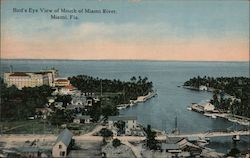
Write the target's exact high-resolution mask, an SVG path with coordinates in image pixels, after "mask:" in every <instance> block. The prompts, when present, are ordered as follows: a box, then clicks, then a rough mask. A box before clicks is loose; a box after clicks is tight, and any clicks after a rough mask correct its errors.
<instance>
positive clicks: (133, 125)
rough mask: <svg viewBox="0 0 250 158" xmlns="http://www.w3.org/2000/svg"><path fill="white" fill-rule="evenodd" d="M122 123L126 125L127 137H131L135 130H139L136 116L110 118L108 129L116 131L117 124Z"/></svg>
mask: <svg viewBox="0 0 250 158" xmlns="http://www.w3.org/2000/svg"><path fill="white" fill-rule="evenodd" d="M118 121H122V122H124V123H125V135H131V134H132V133H133V131H134V130H137V129H138V126H137V117H136V116H110V117H109V118H108V127H109V129H111V130H115V129H116V128H117V127H115V123H116V122H118Z"/></svg>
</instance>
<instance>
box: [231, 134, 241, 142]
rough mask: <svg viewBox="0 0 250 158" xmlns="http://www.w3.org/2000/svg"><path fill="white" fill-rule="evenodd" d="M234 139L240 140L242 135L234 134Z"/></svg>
mask: <svg viewBox="0 0 250 158" xmlns="http://www.w3.org/2000/svg"><path fill="white" fill-rule="evenodd" d="M232 139H233V141H240V136H239V135H234V136H233V138H232Z"/></svg>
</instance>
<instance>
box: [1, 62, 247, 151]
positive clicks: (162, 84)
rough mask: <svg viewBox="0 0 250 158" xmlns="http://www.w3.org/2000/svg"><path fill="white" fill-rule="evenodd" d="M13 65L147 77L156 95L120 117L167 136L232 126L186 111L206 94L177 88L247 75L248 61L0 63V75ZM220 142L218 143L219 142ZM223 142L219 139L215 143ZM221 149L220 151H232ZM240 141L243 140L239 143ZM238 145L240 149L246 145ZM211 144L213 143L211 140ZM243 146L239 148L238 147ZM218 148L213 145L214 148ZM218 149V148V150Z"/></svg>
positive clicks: (24, 68)
mask: <svg viewBox="0 0 250 158" xmlns="http://www.w3.org/2000/svg"><path fill="white" fill-rule="evenodd" d="M10 65H12V66H13V68H14V70H15V71H39V70H41V69H45V68H46V67H55V68H56V69H58V70H59V72H60V74H61V76H62V77H67V76H74V75H79V74H86V75H89V76H93V77H99V78H109V79H120V80H122V81H126V80H129V79H130V78H131V77H132V76H142V77H144V76H146V77H148V79H149V80H150V81H152V82H153V85H154V88H155V89H157V94H158V95H157V96H156V97H154V98H152V99H150V100H148V101H146V102H144V103H139V104H138V105H135V106H133V107H131V108H128V109H124V110H121V111H120V113H121V114H122V115H136V116H137V118H138V122H139V123H141V124H142V125H145V126H146V125H147V124H150V125H151V126H152V128H155V129H159V130H164V131H166V132H168V133H170V132H171V131H172V130H173V128H175V118H176V117H177V127H178V129H179V130H180V131H181V132H204V131H209V130H225V129H227V128H229V127H232V126H233V123H232V122H229V121H228V120H225V119H221V118H216V119H212V118H209V117H206V116H204V115H202V114H199V113H196V112H193V111H189V110H187V107H188V106H190V105H191V103H198V102H200V101H201V100H208V99H210V98H211V97H212V94H211V93H209V92H199V91H192V90H188V89H184V88H182V87H178V86H181V85H183V83H184V82H185V81H187V80H189V79H190V78H193V77H195V76H198V75H200V76H205V75H206V76H211V77H221V76H226V77H232V76H246V77H248V75H249V67H248V62H168V61H162V62H158V61H157V62H154V61H59V60H2V61H1V68H2V69H1V75H2V74H3V72H7V71H9V66H10ZM220 140H221V141H220ZM217 141H218V142H222V143H223V142H224V141H223V139H222V138H218V140H216V142H217ZM227 142H229V144H228V145H227V146H223V151H227V150H228V149H230V148H231V145H230V144H231V142H232V141H231V138H228V139H227ZM242 142H243V141H242ZM242 142H241V141H240V142H239V147H240V149H244V147H247V145H246V144H247V143H244V142H243V143H242ZM211 144H213V140H212V141H211ZM240 144H242V145H240ZM217 148H218V149H219V147H218V146H217V145H216V144H215V145H214V149H216V150H217ZM219 150H220V149H219Z"/></svg>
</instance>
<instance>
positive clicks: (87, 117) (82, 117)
mask: <svg viewBox="0 0 250 158" xmlns="http://www.w3.org/2000/svg"><path fill="white" fill-rule="evenodd" d="M76 118H79V119H90V116H89V115H76Z"/></svg>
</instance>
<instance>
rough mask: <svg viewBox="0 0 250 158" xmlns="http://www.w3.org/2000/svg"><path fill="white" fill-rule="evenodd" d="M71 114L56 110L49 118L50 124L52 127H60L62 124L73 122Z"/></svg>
mask: <svg viewBox="0 0 250 158" xmlns="http://www.w3.org/2000/svg"><path fill="white" fill-rule="evenodd" d="M72 116H73V112H72V111H71V110H65V109H64V110H60V109H56V111H55V112H54V113H53V115H51V116H50V117H49V120H50V122H51V124H53V125H61V124H63V123H69V122H72V121H73V118H72Z"/></svg>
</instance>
